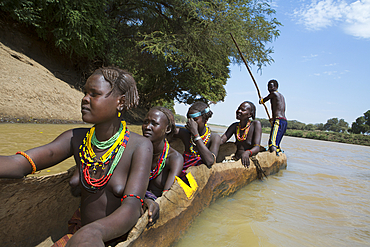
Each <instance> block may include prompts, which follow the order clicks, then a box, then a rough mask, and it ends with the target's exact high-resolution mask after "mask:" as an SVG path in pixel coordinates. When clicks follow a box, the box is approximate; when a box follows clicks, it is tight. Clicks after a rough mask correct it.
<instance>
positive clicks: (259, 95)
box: [230, 33, 271, 121]
mask: <svg viewBox="0 0 370 247" xmlns="http://www.w3.org/2000/svg"><path fill="white" fill-rule="evenodd" d="M230 36H231V38H232V39H233V41H234V44H235V46H236V48H237V49H238V51H239V55H240V57H241V58H242V59H243V62H244V64H245V67H247V70H248V72H249V74H250V76H251V77H252V80H253V82H254V85H255V86H256V89H257V93H258V97H259V98H260V99H262V96H261V93H260V90H259V89H258V85H257V82H256V81H255V80H254V77H253V75H252V72H251V70H250V69H249V66H248V64H247V61H246V60H245V58H244V56H243V54H242V52H241V50H240V49H239V46H238V43H236V40H235V39H234V36H233V35H232V34H231V33H230ZM263 106H264V107H265V110H266V113H267V116H268V118H269V121H270V119H271V117H270V114H269V111H268V110H267V107H266V105H265V103H263Z"/></svg>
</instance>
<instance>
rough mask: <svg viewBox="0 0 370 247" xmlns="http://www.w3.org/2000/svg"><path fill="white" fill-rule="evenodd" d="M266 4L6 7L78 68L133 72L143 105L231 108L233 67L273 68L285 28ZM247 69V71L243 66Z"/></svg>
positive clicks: (242, 0) (150, 1) (41, 0)
mask: <svg viewBox="0 0 370 247" xmlns="http://www.w3.org/2000/svg"><path fill="white" fill-rule="evenodd" d="M269 2H270V1H266V0H229V1H222V0H212V1H210V0H204V1H198V0H171V1H158V0H147V1H143V0H120V1H118V0H79V1H75V0H27V1H26V0H4V1H2V3H1V4H0V8H1V10H2V11H5V12H8V13H10V14H11V16H12V17H13V18H14V19H16V20H18V21H19V22H22V23H26V24H27V25H31V26H33V27H34V28H35V29H36V31H37V32H38V34H39V35H40V37H42V38H43V39H45V41H47V42H53V43H54V44H55V46H56V47H58V48H59V49H60V50H61V51H62V52H64V53H67V54H70V56H73V57H74V59H75V60H74V61H78V60H79V59H80V60H86V59H88V60H89V61H91V64H92V66H91V67H92V68H93V67H94V66H95V67H97V66H101V65H105V66H107V65H116V66H119V67H121V68H125V69H127V70H128V71H130V72H131V73H133V75H134V77H135V79H136V81H137V82H138V84H137V85H138V89H139V94H140V103H141V105H142V106H144V107H147V108H149V107H150V106H152V105H154V103H155V102H162V103H163V102H164V101H166V102H173V101H174V100H176V101H178V102H182V103H187V104H191V103H193V102H194V101H196V100H203V101H206V102H213V103H215V102H219V101H223V99H224V98H225V96H226V91H225V88H224V86H225V85H226V81H227V79H228V78H229V72H230V70H229V68H228V66H229V65H230V62H233V63H238V64H241V63H242V60H241V57H240V56H239V54H238V51H237V49H236V47H235V45H234V43H233V41H232V39H231V37H230V33H232V34H233V35H234V37H235V39H236V40H237V42H238V44H239V47H240V49H241V50H242V53H243V55H244V57H245V58H246V60H247V61H248V63H250V64H256V65H258V66H259V68H261V67H262V66H264V65H268V64H270V63H271V62H272V61H273V59H272V57H271V56H270V55H271V54H272V52H273V50H272V47H268V45H269V44H270V43H271V42H272V41H273V40H274V39H275V38H277V37H278V36H279V35H280V33H279V30H278V28H279V26H281V24H280V23H279V22H278V21H277V20H276V18H274V14H275V11H274V10H273V9H272V8H271V7H270V5H269ZM243 66H244V65H243Z"/></svg>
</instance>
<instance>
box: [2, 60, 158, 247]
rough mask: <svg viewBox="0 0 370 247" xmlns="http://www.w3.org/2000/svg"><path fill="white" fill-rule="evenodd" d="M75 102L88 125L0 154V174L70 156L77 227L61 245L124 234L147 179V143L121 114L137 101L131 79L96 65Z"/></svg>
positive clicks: (99, 242)
mask: <svg viewBox="0 0 370 247" xmlns="http://www.w3.org/2000/svg"><path fill="white" fill-rule="evenodd" d="M84 93H85V96H84V97H83V98H82V102H81V113H82V119H83V121H84V122H87V123H92V124H94V126H93V127H92V128H91V129H88V128H78V129H71V130H68V131H66V132H64V133H62V134H61V135H60V136H58V137H57V138H56V139H55V140H54V141H53V142H51V143H49V144H46V145H44V146H41V147H37V148H34V149H30V150H28V151H26V152H25V153H24V152H17V154H16V155H12V156H0V177H3V178H4V177H6V178H22V177H23V176H25V175H27V174H29V173H34V172H35V171H36V170H42V169H45V168H48V167H50V166H53V165H55V164H57V163H59V162H61V161H63V160H65V159H67V158H68V157H70V156H73V157H74V159H75V161H76V166H77V169H76V171H75V173H74V175H73V177H72V178H71V180H70V185H71V186H72V187H79V188H80V189H81V207H80V209H81V223H82V228H80V229H79V230H78V231H77V232H76V233H75V234H73V236H72V237H71V238H70V239H69V241H68V242H67V246H104V243H106V242H108V241H110V240H114V239H115V238H118V237H120V236H122V235H124V234H125V233H127V232H128V231H129V230H130V229H131V228H132V227H133V226H134V225H135V223H136V222H137V220H138V219H139V217H140V215H141V207H142V203H143V200H142V199H143V198H144V195H145V192H146V189H147V186H148V182H149V173H150V165H151V160H152V154H153V151H152V149H153V148H152V144H151V142H150V141H149V140H148V139H147V138H144V137H143V136H141V135H138V134H136V133H131V132H129V131H128V129H127V128H126V122H125V121H122V120H121V118H120V116H121V114H122V113H123V112H124V111H126V110H128V109H130V108H132V107H135V106H136V105H137V104H138V100H139V98H138V93H137V89H136V83H135V80H134V79H133V78H132V76H131V75H130V74H128V73H127V72H125V71H123V70H121V69H118V68H113V67H111V68H101V69H98V70H96V71H95V72H94V73H93V74H92V75H91V76H90V77H89V78H88V80H87V81H86V84H85V89H84Z"/></svg>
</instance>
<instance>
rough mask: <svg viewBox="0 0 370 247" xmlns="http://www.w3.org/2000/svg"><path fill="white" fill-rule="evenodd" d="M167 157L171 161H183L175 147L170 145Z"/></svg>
mask: <svg viewBox="0 0 370 247" xmlns="http://www.w3.org/2000/svg"><path fill="white" fill-rule="evenodd" d="M168 158H169V159H170V160H171V162H176V161H181V162H182V163H183V160H184V158H183V157H182V154H180V153H179V152H178V151H177V150H176V149H174V148H172V147H170V150H169V154H168Z"/></svg>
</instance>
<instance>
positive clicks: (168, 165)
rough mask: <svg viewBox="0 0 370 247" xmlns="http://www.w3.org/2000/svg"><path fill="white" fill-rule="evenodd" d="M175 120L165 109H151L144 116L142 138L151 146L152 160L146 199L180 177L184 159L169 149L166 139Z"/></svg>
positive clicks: (173, 127) (157, 107)
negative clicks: (149, 142) (148, 141)
mask: <svg viewBox="0 0 370 247" xmlns="http://www.w3.org/2000/svg"><path fill="white" fill-rule="evenodd" d="M175 129H176V126H175V118H174V116H173V114H172V112H171V111H170V110H169V109H167V108H165V107H159V106H156V107H153V108H151V109H150V110H149V112H148V113H147V114H146V117H145V119H144V122H143V125H142V131H143V136H145V137H146V138H148V139H149V140H150V141H151V142H152V144H153V159H152V166H151V172H150V177H149V187H148V190H149V192H151V193H153V194H154V196H155V197H153V196H152V195H150V193H148V192H147V194H146V197H151V198H153V199H154V200H155V199H156V197H160V196H161V195H162V192H164V191H167V190H169V189H170V188H171V186H172V184H173V183H174V181H175V176H180V174H181V171H182V167H183V164H184V159H183V157H182V155H181V154H180V153H179V152H177V151H176V150H175V149H173V148H172V147H170V144H169V143H168V141H167V138H171V137H172V135H173V133H174V131H175Z"/></svg>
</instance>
